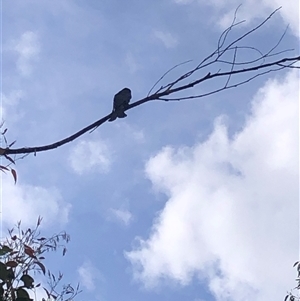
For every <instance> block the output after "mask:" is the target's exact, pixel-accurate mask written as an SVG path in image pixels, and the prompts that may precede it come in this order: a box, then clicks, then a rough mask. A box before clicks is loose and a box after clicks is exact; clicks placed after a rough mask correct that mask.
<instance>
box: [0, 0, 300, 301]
mask: <svg viewBox="0 0 300 301" xmlns="http://www.w3.org/2000/svg"><path fill="white" fill-rule="evenodd" d="M297 2H298V1H297V0H290V1H283V0H277V1H271V2H270V1H267V0H263V1H256V0H246V1H244V2H243V5H242V7H241V8H240V10H239V12H238V18H239V19H246V20H247V22H245V23H244V24H243V25H241V26H240V27H239V28H236V30H235V31H234V32H233V33H232V36H236V37H237V36H238V35H240V34H241V33H243V32H244V31H245V30H247V29H249V28H250V27H251V26H254V25H255V24H257V23H258V22H260V21H262V20H263V18H264V17H266V16H267V15H269V14H270V13H271V12H272V11H273V10H274V9H276V8H277V7H279V6H280V5H282V6H283V8H282V9H281V10H280V11H279V12H278V14H277V15H276V16H274V18H272V19H271V20H270V22H269V23H268V24H267V25H266V26H265V27H263V28H262V29H261V30H260V31H259V32H257V35H254V36H253V37H252V38H251V39H249V40H248V42H249V43H250V44H251V45H252V46H256V47H261V49H266V48H268V47H270V46H271V45H273V44H274V43H276V41H277V39H278V38H279V37H280V35H281V33H282V32H283V31H284V29H285V27H286V25H287V24H289V30H288V32H287V35H286V37H285V39H284V42H283V44H282V46H281V47H282V48H289V49H290V48H297V47H298V44H299V27H298V26H299V4H298V3H297ZM1 4H2V49H1V54H2V61H1V66H2V78H1V83H2V89H1V99H2V101H1V114H2V119H4V120H5V126H6V127H7V128H8V132H7V135H6V137H7V138H8V139H9V141H14V140H17V142H16V144H15V146H16V147H23V146H39V145H44V144H49V143H53V142H55V141H57V140H60V139H62V138H65V137H67V136H69V135H71V134H73V133H74V132H76V131H78V130H80V129H81V128H83V127H85V126H87V125H88V124H91V123H93V122H95V121H96V120H98V119H100V118H101V117H103V116H105V115H107V114H108V113H109V112H110V111H111V108H112V99H113V96H114V94H115V93H117V92H118V91H119V90H121V89H122V88H124V87H129V88H130V89H131V90H132V95H133V98H132V101H135V100H138V99H141V98H143V97H145V96H146V95H147V93H148V91H149V90H150V88H151V87H152V86H153V84H154V83H155V82H156V80H157V79H158V78H159V77H160V76H161V75H162V74H163V73H164V72H166V71H167V70H168V69H170V68H171V67H173V66H174V65H176V64H178V63H181V62H184V61H187V60H193V61H192V62H191V63H189V64H186V65H183V66H181V67H179V68H178V69H176V70H175V71H174V73H170V74H169V75H168V76H167V77H166V78H165V82H167V81H168V80H172V79H175V77H176V76H178V74H180V73H183V72H185V71H186V70H188V69H187V68H190V66H194V65H195V64H196V63H197V62H199V61H200V60H201V59H203V58H204V57H205V56H207V55H208V54H210V53H211V52H212V51H214V49H215V47H216V45H217V41H218V38H219V36H220V34H221V33H222V31H223V30H224V29H225V28H226V27H227V26H228V25H229V23H230V22H231V20H232V16H233V13H234V11H235V9H236V7H237V6H238V5H239V4H240V2H239V1H235V0H232V1H226V3H225V1H217V0H213V1H210V2H209V3H208V2H207V1H200V0H199V1H196V0H162V1H137V0H130V1H116V0H110V1H95V0H94V1H92V0H90V1H69V0H64V1H48V0H47V1H46V0H45V1H37V0H26V1H23V0H22V1H21V0H14V1H1ZM257 7H260V9H259V11H257ZM298 51H299V49H298ZM298 53H299V52H298ZM296 54H297V49H296V51H295V52H294V53H291V54H290V55H291V56H292V55H296ZM245 58H247V54H245ZM193 64H194V65H193ZM218 83H219V82H218V81H216V82H215V83H213V82H212V83H209V84H207V85H206V86H205V87H202V86H199V87H196V88H195V90H193V91H192V93H197V92H198V93H199V92H202V91H203V89H204V88H209V87H214V85H216V84H218ZM298 102H299V75H298V73H297V72H296V71H295V70H292V71H281V72H279V73H270V74H268V75H266V76H264V77H261V78H259V79H256V80H254V81H252V82H250V83H248V84H246V85H244V86H241V87H238V88H236V89H232V90H227V91H224V92H222V93H219V94H216V95H213V96H210V97H206V98H202V99H194V100H185V101H182V102H159V101H154V102H148V103H145V104H143V105H141V106H138V107H136V108H134V109H132V110H129V111H128V117H127V118H125V119H122V120H120V119H119V120H116V121H115V122H112V123H108V122H107V123H105V124H103V125H102V126H101V127H99V128H98V129H97V130H95V131H94V132H93V133H91V134H85V135H84V136H81V137H80V138H78V139H77V140H75V141H74V142H72V143H70V144H68V145H64V146H62V147H60V148H58V149H56V150H52V151H47V152H44V153H38V154H37V156H36V157H35V156H33V155H30V156H28V157H26V158H25V159H23V160H19V161H17V166H16V169H17V172H18V183H17V185H14V183H13V180H12V178H11V177H10V176H9V175H2V179H1V193H2V197H1V206H2V210H1V217H2V228H3V230H2V236H5V233H6V232H5V231H6V229H7V227H11V225H13V224H15V223H16V222H17V221H18V220H22V223H23V225H24V226H26V227H27V226H33V225H35V223H36V220H37V217H38V216H39V215H41V216H42V217H43V224H42V229H43V231H44V232H45V233H47V234H49V235H50V234H52V233H55V232H59V231H61V230H66V231H67V232H68V233H69V234H70V235H71V242H70V243H69V245H68V252H67V255H66V256H65V257H64V258H60V255H59V254H54V255H51V256H50V258H49V260H48V261H47V262H48V266H49V268H51V270H52V271H53V272H56V271H59V270H60V271H62V272H63V273H64V280H65V282H67V283H68V282H71V283H73V284H76V283H77V282H78V281H79V282H80V283H81V288H82V290H83V293H82V294H81V295H79V296H78V300H99V301H117V300H118V301H119V300H124V301H126V300H128V301H129V300H159V301H164V300H174V301H179V300H190V301H204V300H205V301H213V300H220V301H223V300H224V301H225V300H258V301H260V300H275V298H276V299H277V300H281V299H283V298H284V296H285V293H286V292H287V291H288V290H289V289H291V288H292V287H293V286H294V284H295V283H294V278H295V277H296V274H295V271H294V270H293V268H292V264H293V263H294V261H296V260H297V258H298V254H299V253H298V252H299V247H298V240H299V232H298V225H299V224H298V216H299V205H298V200H299V187H298V186H299V184H298V183H299V168H298V167H299V158H298V157H299V138H298V137H299V132H298V130H299V124H298V119H299V110H298V106H299V104H298ZM2 164H3V161H2Z"/></svg>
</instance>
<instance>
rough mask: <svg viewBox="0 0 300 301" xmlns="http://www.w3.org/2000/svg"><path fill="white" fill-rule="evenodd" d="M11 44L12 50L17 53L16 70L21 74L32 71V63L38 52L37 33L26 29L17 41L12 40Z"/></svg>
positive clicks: (24, 74)
mask: <svg viewBox="0 0 300 301" xmlns="http://www.w3.org/2000/svg"><path fill="white" fill-rule="evenodd" d="M13 45H14V46H13V50H14V51H16V52H17V53H18V60H17V68H18V70H19V71H20V73H21V75H23V76H29V75H30V74H31V72H32V64H33V63H34V61H36V60H37V58H38V54H39V53H40V43H39V39H38V35H37V34H36V33H34V32H32V31H26V32H24V33H23V34H22V36H21V38H20V39H19V40H18V41H13Z"/></svg>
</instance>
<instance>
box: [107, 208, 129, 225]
mask: <svg viewBox="0 0 300 301" xmlns="http://www.w3.org/2000/svg"><path fill="white" fill-rule="evenodd" d="M111 212H112V214H113V216H114V217H115V218H117V220H119V221H120V222H122V223H123V224H125V226H128V225H129V224H130V222H131V221H132V214H131V212H130V211H128V210H126V209H111Z"/></svg>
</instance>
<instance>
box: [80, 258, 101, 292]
mask: <svg viewBox="0 0 300 301" xmlns="http://www.w3.org/2000/svg"><path fill="white" fill-rule="evenodd" d="M77 272H78V274H79V278H80V284H82V285H83V286H84V287H85V288H86V289H87V290H88V291H93V290H95V288H96V284H95V282H97V285H99V280H100V281H101V282H103V281H104V278H103V276H102V275H101V273H100V271H99V270H98V269H96V268H95V267H94V266H93V265H92V263H91V261H90V260H86V261H84V262H83V264H82V265H81V266H80V267H79V268H78V270H77Z"/></svg>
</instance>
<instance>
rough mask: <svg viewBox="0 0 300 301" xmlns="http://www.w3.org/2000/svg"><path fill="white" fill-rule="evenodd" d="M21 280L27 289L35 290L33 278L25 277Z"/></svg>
mask: <svg viewBox="0 0 300 301" xmlns="http://www.w3.org/2000/svg"><path fill="white" fill-rule="evenodd" d="M21 280H22V281H23V282H24V286H25V287H26V288H33V287H34V286H33V282H34V279H33V278H32V277H31V276H29V275H23V276H22V277H21Z"/></svg>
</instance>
